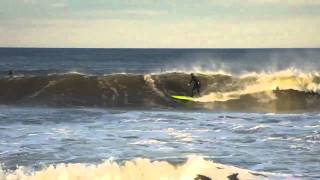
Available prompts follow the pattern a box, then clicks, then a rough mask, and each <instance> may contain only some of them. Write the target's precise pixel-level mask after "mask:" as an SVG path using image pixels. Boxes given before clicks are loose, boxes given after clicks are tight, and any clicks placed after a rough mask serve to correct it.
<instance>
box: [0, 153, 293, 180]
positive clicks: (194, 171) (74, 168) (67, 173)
mask: <svg viewBox="0 0 320 180" xmlns="http://www.w3.org/2000/svg"><path fill="white" fill-rule="evenodd" d="M205 177H206V178H207V179H208V178H211V179H230V178H231V179H232V177H233V178H234V179H236V178H239V179H247V180H250V179H269V178H278V179H279V177H282V178H284V177H289V176H288V175H279V174H278V175H276V174H271V173H268V174H267V173H256V172H253V171H249V170H244V169H240V168H237V167H233V166H226V165H222V164H217V163H213V162H211V161H207V160H204V159H203V158H202V157H199V156H191V157H189V159H188V160H187V161H186V162H185V163H184V164H182V165H172V164H170V163H169V162H166V161H151V160H149V159H141V158H138V159H135V160H133V161H127V162H125V163H122V164H119V163H116V162H114V161H112V160H108V161H105V162H103V163H101V164H98V165H92V164H80V163H79V164H58V165H55V166H53V165H51V166H49V167H46V168H44V169H43V170H39V171H30V170H28V169H27V168H23V167H20V168H18V169H17V170H14V171H1V169H0V179H8V180H9V179H16V180H20V179H23V180H40V179H41V180H46V179H68V180H73V179H77V180H82V179H83V180H88V179H92V180H95V179H110V180H112V179H118V180H121V179H139V180H144V179H146V180H153V179H168V180H171V179H172V180H176V179H184V180H194V179H205Z"/></svg>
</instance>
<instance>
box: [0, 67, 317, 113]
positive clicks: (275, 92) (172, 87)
mask: <svg viewBox="0 0 320 180" xmlns="http://www.w3.org/2000/svg"><path fill="white" fill-rule="evenodd" d="M196 75H197V76H198V78H199V79H200V81H201V83H202V87H201V96H200V97H197V98H196V101H197V102H196V103H187V102H184V101H175V100H173V99H172V98H170V96H171V95H185V96H189V95H190V93H191V87H189V86H188V83H189V80H190V75H189V74H188V73H181V72H170V73H163V74H148V75H139V74H110V75H103V76H92V75H91V76H89V75H84V74H77V73H70V74H54V75H46V76H21V77H15V78H2V79H0V87H1V89H0V103H1V104H5V105H47V106H89V107H181V108H209V109H224V110H253V111H259V108H261V109H263V110H266V111H278V110H279V111H291V110H314V109H317V108H318V107H319V106H318V105H319V103H320V96H319V94H318V92H319V90H320V75H319V74H317V73H309V74H306V73H302V72H299V71H297V70H295V69H288V70H285V71H279V72H275V73H250V74H246V75H238V76H237V75H230V74H221V73H220V74H219V73H218V74H215V73H198V74H196Z"/></svg>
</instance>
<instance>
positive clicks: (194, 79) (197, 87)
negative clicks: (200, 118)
mask: <svg viewBox="0 0 320 180" xmlns="http://www.w3.org/2000/svg"><path fill="white" fill-rule="evenodd" d="M191 84H193V87H192V90H191V97H193V95H194V93H193V92H194V91H195V90H196V91H197V93H198V95H199V96H200V88H201V84H200V81H199V79H198V78H197V77H196V76H195V75H194V74H193V73H191V80H190V82H189V84H188V85H189V86H190V85H191Z"/></svg>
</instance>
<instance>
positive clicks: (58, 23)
mask: <svg viewBox="0 0 320 180" xmlns="http://www.w3.org/2000/svg"><path fill="white" fill-rule="evenodd" d="M0 46H2V47H103V48H127V47H132V48H134V47H144V48H149V47H150V48H159V47H160V48H279V47H285V48H292V47H320V0H0Z"/></svg>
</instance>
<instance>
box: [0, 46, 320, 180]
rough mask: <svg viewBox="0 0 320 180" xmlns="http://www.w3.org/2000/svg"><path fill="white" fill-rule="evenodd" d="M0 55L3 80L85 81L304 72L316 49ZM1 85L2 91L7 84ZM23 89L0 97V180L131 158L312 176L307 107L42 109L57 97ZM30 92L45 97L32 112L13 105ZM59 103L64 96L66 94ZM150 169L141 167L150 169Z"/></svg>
mask: <svg viewBox="0 0 320 180" xmlns="http://www.w3.org/2000/svg"><path fill="white" fill-rule="evenodd" d="M0 52H1V55H0V71H1V72H2V74H3V77H2V78H3V81H5V83H7V82H12V81H15V80H17V79H19V78H20V80H21V79H22V80H23V81H24V78H31V77H36V78H41V77H46V76H52V75H51V74H52V73H53V74H58V76H64V75H60V74H70V72H77V73H81V74H83V76H89V77H91V76H109V74H114V73H122V74H130V73H133V74H138V75H139V74H141V75H146V74H151V73H164V74H166V73H167V72H185V73H189V71H190V72H192V71H194V72H202V73H204V72H206V73H208V72H209V71H210V72H218V71H219V72H222V71H223V72H226V73H233V74H238V75H239V74H241V73H248V72H251V73H261V72H262V71H264V72H266V71H270V72H271V73H276V72H279V71H282V70H286V69H288V68H295V69H298V70H299V72H303V73H308V72H306V71H309V72H311V71H314V72H316V71H317V70H318V68H319V63H318V60H319V59H318V58H319V57H320V51H319V50H317V49H302V50H301V49H298V50H295V49H287V50H194V49H193V50H161V49H156V50H144V49H139V50H134V49H127V50H119V49H113V50H112V49H111V50H110V49H15V48H14V49H0ZM271 62H272V63H271ZM303 64H304V66H302V65H303ZM267 66H269V68H267ZM9 69H13V70H15V72H16V75H17V77H14V78H10V77H6V75H5V74H6V71H7V70H9ZM81 76H82V75H81ZM239 76H240V75H239ZM8 78H9V79H8ZM86 78H87V77H86ZM188 80H189V79H188ZM188 80H187V81H188ZM23 81H21V82H23ZM17 82H18V81H17ZM19 82H20V81H19ZM30 82H31V81H30ZM312 82H313V83H314V81H312ZM5 83H4V84H2V86H1V88H2V89H3V88H6V87H5V86H9V85H10V86H11V84H9V85H8V84H5ZM68 83H69V84H70V82H68ZM31 86H34V84H31V83H25V84H23V86H19V93H16V94H14V97H17V98H21V99H18V100H15V101H13V100H12V101H10V103H9V101H8V102H7V101H5V99H6V97H4V95H3V94H2V95H1V94H0V96H3V97H1V98H2V101H1V102H0V103H1V104H2V105H1V107H0V162H1V169H2V172H0V179H1V178H3V179H6V178H8V179H9V178H10V177H13V174H17V169H19V170H21V168H23V170H21V171H22V172H20V174H23V175H26V176H29V175H32V174H34V173H41V172H45V173H47V174H50V172H51V171H48V170H46V168H48V167H50V166H51V165H56V166H55V167H56V168H57V169H59V168H60V169H59V170H60V174H63V173H66V172H65V171H69V173H70V172H71V171H72V172H73V170H72V168H70V167H73V166H72V165H70V166H67V165H66V164H77V163H79V164H78V166H76V165H75V166H76V169H81V170H82V171H88V172H90V171H91V170H92V169H93V167H92V166H93V165H95V168H97V169H98V168H99V167H104V163H105V162H106V161H111V162H114V163H117V164H119V166H121V164H123V163H125V162H134V159H136V158H144V159H147V160H148V161H150V162H153V161H161V162H167V163H169V164H172V165H174V166H178V167H179V166H182V165H183V164H184V163H186V161H187V160H188V159H189V160H190V157H198V158H203V159H205V161H203V162H202V161H201V163H199V164H197V163H196V162H198V161H190V163H191V164H192V163H193V164H194V165H197V166H200V164H202V163H207V161H208V160H212V161H214V162H216V163H220V164H224V165H228V166H230V167H231V166H236V167H239V168H242V169H247V170H251V171H254V172H259V173H262V174H265V176H266V177H265V176H261V177H262V178H270V179H284V178H292V179H317V178H320V156H319V154H320V146H319V145H320V118H319V117H320V116H319V113H318V112H317V111H316V110H315V111H309V110H303V109H302V110H301V109H300V111H299V113H297V112H286V113H270V112H269V113H268V112H265V113H263V112H252V111H250V112H238V111H220V110H214V109H193V108H191V109H189V108H186V109H185V108H183V107H180V106H179V107H177V108H175V106H168V107H166V106H164V104H162V105H161V106H154V107H153V106H152V107H151V108H146V107H145V106H140V107H139V106H138V107H137V108H132V107H127V106H123V107H122V105H121V104H120V105H119V106H117V107H109V106H108V104H107V105H101V106H100V104H98V105H95V104H92V103H88V104H86V103H87V101H84V103H82V104H81V106H78V105H77V106H75V105H73V104H72V103H71V104H66V103H61V104H59V103H56V104H54V105H51V104H50V103H46V102H47V101H48V100H47V99H46V98H44V97H45V96H49V95H50V100H52V97H55V98H58V94H57V93H56V94H54V96H52V94H50V93H52V90H50V91H49V90H48V91H46V92H45V93H43V94H41V93H42V92H43V90H42V91H41V92H39V90H41V89H35V90H34V92H31V91H30V92H29V91H27V92H22V91H24V90H23V88H21V87H25V88H26V89H27V88H28V87H31ZM72 86H73V84H72V83H71V85H70V86H67V88H66V89H62V92H68V91H69V90H70V88H71V87H72ZM12 87H17V86H12ZM39 87H40V85H39ZM10 88H11V87H10ZM54 88H55V89H57V87H54ZM68 89H69V90H68ZM14 90H17V89H12V91H14ZM299 90H301V89H299ZM35 92H39V94H41V98H40V95H39V99H40V100H41V99H43V98H44V99H45V100H44V101H41V103H36V104H35V105H32V103H31V104H23V103H19V102H22V101H23V102H26V100H25V99H26V97H27V96H28V97H29V96H31V95H34V96H38V94H35ZM6 93H8V92H6ZM28 93H29V94H28ZM163 93H164V94H165V92H163ZM21 94H22V95H21ZM19 95H21V97H20V96H19ZM129 95H130V94H129ZM51 96H52V97H51ZM63 97H64V98H65V99H67V98H68V94H67V93H65V94H64V95H63ZM105 98H111V97H105ZM39 99H36V100H39ZM89 99H90V97H89ZM40 100H39V102H40ZM60 101H61V100H59V102H60ZM129 101H130V99H129ZM44 102H45V103H44ZM82 165H85V166H82ZM99 165H100V166H99ZM153 165H154V164H153ZM153 165H150V167H149V168H150V169H152V167H153ZM189 165H190V164H189ZM128 166H130V165H128ZM165 166H167V165H165ZM190 166H191V165H190ZM106 169H107V170H106ZM106 169H104V170H106V172H110V173H111V172H112V168H111V167H109V166H108V168H106ZM150 169H149V171H150ZM154 169H156V168H154ZM160 169H161V168H160ZM169 169H170V168H167V169H166V170H167V171H164V172H162V173H163V176H164V177H165V176H166V173H167V174H169V172H171V170H172V169H170V170H169ZM49 170H50V168H49ZM113 170H114V168H113ZM82 171H76V172H75V173H78V175H79V176H82V177H85V176H86V175H88V172H87V173H85V172H82ZM114 171H115V170H114ZM142 171H143V170H142ZM147 171H148V170H147V169H146V170H145V173H147ZM104 172H105V171H104ZM119 172H120V173H124V172H123V171H119ZM18 174H19V173H18ZM97 174H99V173H97ZM20 177H22V175H20ZM54 177H55V176H54ZM54 177H53V178H54ZM172 177H175V176H172ZM179 177H183V176H179ZM261 177H259V178H261ZM160 178H161V177H160V176H159V179H160ZM21 179H23V178H21ZM257 179H258V178H257Z"/></svg>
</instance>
